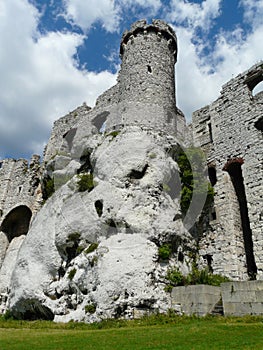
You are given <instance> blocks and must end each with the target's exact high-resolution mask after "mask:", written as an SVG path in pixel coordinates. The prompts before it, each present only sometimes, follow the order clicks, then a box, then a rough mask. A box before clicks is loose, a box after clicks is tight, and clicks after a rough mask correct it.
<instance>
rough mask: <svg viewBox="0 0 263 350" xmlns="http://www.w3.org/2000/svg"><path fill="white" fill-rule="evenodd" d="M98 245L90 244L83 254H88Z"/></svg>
mask: <svg viewBox="0 0 263 350" xmlns="http://www.w3.org/2000/svg"><path fill="white" fill-rule="evenodd" d="M98 245H99V243H91V244H90V245H89V246H88V248H87V249H86V250H85V254H90V253H92V252H94V250H96V249H97V248H98Z"/></svg>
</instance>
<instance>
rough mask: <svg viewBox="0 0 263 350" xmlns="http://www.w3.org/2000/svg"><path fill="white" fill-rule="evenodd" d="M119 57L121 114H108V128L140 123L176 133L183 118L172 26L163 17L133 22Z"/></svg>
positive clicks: (119, 108)
mask: <svg viewBox="0 0 263 350" xmlns="http://www.w3.org/2000/svg"><path fill="white" fill-rule="evenodd" d="M120 57H121V59H122V64H121V70H120V72H119V75H118V84H117V85H118V106H117V109H116V114H117V115H118V117H117V119H116V115H115V118H108V120H107V127H106V128H107V129H108V130H110V129H113V128H114V126H116V125H119V124H121V125H124V126H127V125H138V124H140V125H142V126H143V127H147V128H151V129H158V130H164V131H166V132H169V133H171V134H174V133H176V132H177V131H178V130H177V129H178V127H177V122H178V121H177V119H179V120H180V121H182V120H181V119H182V116H181V114H180V112H179V111H178V110H177V108H176V102H175V101H176V99H175V75H174V65H175V63H176V60H177V38H176V34H175V32H174V31H173V29H172V28H171V27H170V26H169V25H168V24H166V23H165V22H163V21H161V20H153V22H152V23H151V24H147V23H146V21H145V20H141V21H138V22H136V23H134V24H133V25H132V27H131V29H130V30H129V31H125V32H124V34H123V36H122V40H121V44H120ZM114 124H115V125H114Z"/></svg>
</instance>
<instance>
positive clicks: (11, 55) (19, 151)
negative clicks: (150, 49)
mask: <svg viewBox="0 0 263 350" xmlns="http://www.w3.org/2000/svg"><path fill="white" fill-rule="evenodd" d="M32 1H33V0H31V3H32ZM62 1H63V4H64V16H66V20H67V21H70V22H71V23H72V24H73V25H76V26H78V27H79V28H82V30H83V34H82V35H81V34H79V31H76V32H75V33H74V28H75V27H74V26H73V27H72V28H73V29H72V31H71V32H69V31H61V32H60V31H57V32H52V31H48V30H47V31H46V32H45V34H43V33H42V34H41V33H40V32H39V30H38V25H39V23H40V21H41V20H42V18H41V15H42V14H41V13H39V12H38V11H37V10H36V8H35V7H34V6H33V5H32V4H30V2H29V0H2V1H0V45H1V50H0V74H1V79H0V88H1V94H0V158H1V157H5V156H15V157H20V156H30V154H32V153H34V152H38V153H40V154H41V152H42V150H43V146H44V144H45V143H46V141H47V139H48V137H49V134H50V130H51V127H52V123H53V121H54V120H55V119H58V118H59V117H60V116H62V115H63V114H65V113H67V112H68V111H70V110H72V109H74V108H75V107H76V106H78V105H80V104H81V103H82V102H84V101H85V102H87V104H88V105H91V106H92V105H94V102H95V99H96V97H97V96H98V95H99V94H100V93H102V92H103V91H105V90H106V89H107V88H108V87H110V86H112V85H113V84H114V83H115V81H116V75H114V74H112V73H110V72H107V71H103V72H100V73H95V72H92V71H87V70H85V69H83V68H80V66H81V67H84V65H82V63H83V62H81V65H79V62H78V60H77V50H78V48H79V47H80V46H81V45H84V43H85V38H86V36H87V35H89V29H90V28H91V27H92V25H93V24H95V23H96V24H97V23H99V24H100V25H101V26H102V27H104V28H105V35H106V31H108V32H118V31H119V29H120V27H121V26H122V24H124V25H125V27H126V25H127V22H128V21H126V20H127V16H128V15H129V14H131V13H132V17H137V18H139V17H141V16H142V14H146V12H147V13H148V14H149V15H148V16H147V17H148V19H150V18H149V17H161V18H164V19H166V20H167V21H168V22H170V24H171V25H172V26H173V27H174V29H175V31H176V33H177V36H178V44H179V56H178V63H177V65H176V84H177V102H178V106H179V108H180V109H182V111H183V112H184V113H185V114H186V116H187V118H188V120H190V118H191V114H192V112H193V111H194V110H196V109H198V108H201V107H203V106H204V105H206V104H208V103H211V102H212V101H213V100H215V99H216V98H217V97H218V96H219V92H220V89H221V86H222V84H224V83H225V82H227V81H228V80H229V79H231V77H234V76H235V75H237V74H239V73H240V72H242V71H244V70H246V69H248V68H249V67H250V66H251V65H253V64H254V63H256V62H257V61H259V60H260V59H262V57H263V46H262V45H260V43H261V41H262V37H263V1H262V0H240V1H239V6H240V9H241V10H242V11H243V14H244V18H243V20H244V23H245V24H246V26H242V24H241V23H240V24H239V25H236V27H235V28H234V30H232V31H227V30H223V29H221V30H218V28H216V27H215V25H216V23H217V18H219V16H220V15H221V11H222V0H204V1H201V2H198V3H197V2H196V1H186V0H170V1H169V0H115V1H113V0H96V3H95V0H89V1H83V0H62ZM50 4H51V2H50ZM54 4H55V2H54ZM50 6H51V5H50ZM125 17H126V20H125ZM14 18H15V21H14ZM124 22H125V23H124ZM215 28H216V30H215ZM208 38H209V40H208ZM211 42H212V44H211ZM109 44H110V43H109ZM208 45H209V46H208ZM115 57H116V54H115V53H114V54H113V55H112V56H111V57H110V58H111V59H113V61H114V59H115ZM110 58H109V60H110ZM88 59H89V57H87V58H86V60H87V62H88ZM111 63H113V62H111Z"/></svg>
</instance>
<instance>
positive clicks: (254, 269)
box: [193, 62, 263, 279]
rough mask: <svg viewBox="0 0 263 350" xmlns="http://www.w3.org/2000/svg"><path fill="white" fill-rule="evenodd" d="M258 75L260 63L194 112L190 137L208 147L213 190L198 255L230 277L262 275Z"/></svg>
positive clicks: (262, 75) (262, 99)
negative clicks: (208, 103) (204, 257)
mask: <svg viewBox="0 0 263 350" xmlns="http://www.w3.org/2000/svg"><path fill="white" fill-rule="evenodd" d="M262 80H263V65H262V62H260V63H258V64H256V65H255V66H253V67H252V68H251V69H249V70H248V71H246V72H244V73H243V74H240V75H238V76H237V77H236V78H234V79H232V80H230V81H229V82H228V83H227V84H225V85H224V86H223V88H222V91H221V96H220V97H219V98H218V99H217V100H216V101H215V102H213V103H212V104H211V105H210V106H206V107H204V108H202V109H200V110H198V111H196V112H195V113H194V114H193V135H194V140H195V143H196V144H197V145H198V146H201V147H202V148H203V149H204V150H205V151H206V152H207V156H208V166H209V174H210V179H211V182H212V184H213V186H214V189H215V193H216V194H215V198H214V201H215V202H214V210H213V213H212V216H211V218H210V219H211V221H210V228H209V229H208V230H207V232H206V233H205V234H204V237H203V239H202V241H201V244H200V247H201V251H200V254H201V255H203V256H210V260H211V259H212V268H213V269H214V271H215V272H219V273H224V274H227V275H228V276H230V277H231V278H234V279H247V278H248V277H249V278H255V277H257V278H258V279H262V278H263V265H262V264H263V260H262V232H263V221H262V204H263V199H262V193H263V157H262V154H263V138H262V130H263V129H262V104H263V94H262V92H260V93H258V94H253V89H254V87H255V86H256V85H257V84H258V83H259V82H260V81H262Z"/></svg>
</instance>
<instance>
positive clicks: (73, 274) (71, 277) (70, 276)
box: [68, 268, 77, 281]
mask: <svg viewBox="0 0 263 350" xmlns="http://www.w3.org/2000/svg"><path fill="white" fill-rule="evenodd" d="M76 272H77V270H76V269H75V268H74V269H72V270H70V271H69V273H68V278H69V279H70V280H71V281H72V280H73V278H74V276H75V275H76Z"/></svg>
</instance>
